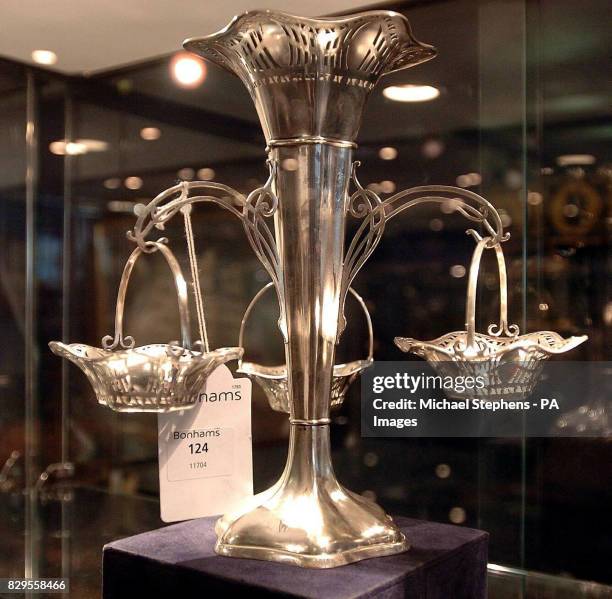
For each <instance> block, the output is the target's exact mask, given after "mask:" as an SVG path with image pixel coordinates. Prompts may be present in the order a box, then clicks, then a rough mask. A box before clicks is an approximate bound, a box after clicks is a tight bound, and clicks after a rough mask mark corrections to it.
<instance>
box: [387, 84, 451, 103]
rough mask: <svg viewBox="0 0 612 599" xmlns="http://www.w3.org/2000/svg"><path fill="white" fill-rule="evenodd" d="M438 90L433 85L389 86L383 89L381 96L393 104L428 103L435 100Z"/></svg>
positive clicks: (438, 93)
mask: <svg viewBox="0 0 612 599" xmlns="http://www.w3.org/2000/svg"><path fill="white" fill-rule="evenodd" d="M439 95H440V90H439V89H438V88H437V87H434V86H433V85H413V84H412V83H406V84H405V85H391V86H389V87H385V89H383V96H385V98H389V100H394V101H395V102H428V101H429V100H435V99H436V98H437V97H438V96H439Z"/></svg>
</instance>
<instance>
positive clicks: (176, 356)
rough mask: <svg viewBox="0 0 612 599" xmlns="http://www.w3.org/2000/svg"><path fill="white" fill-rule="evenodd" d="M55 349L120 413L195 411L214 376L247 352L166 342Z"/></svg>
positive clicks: (54, 345)
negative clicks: (202, 349)
mask: <svg viewBox="0 0 612 599" xmlns="http://www.w3.org/2000/svg"><path fill="white" fill-rule="evenodd" d="M49 347H50V348H51V351H52V352H53V353H55V354H57V355H58V356H61V357H63V358H67V359H68V360H70V361H71V362H73V363H74V364H75V365H76V366H78V367H79V368H80V369H81V371H82V372H83V373H84V374H85V376H86V377H87V378H88V380H89V382H90V383H91V385H92V387H93V390H94V392H95V394H96V399H97V400H98V403H99V404H101V405H104V406H106V407H108V408H110V409H112V410H114V411H116V412H157V413H160V412H171V411H174V410H183V409H188V408H191V407H193V406H194V405H195V404H196V401H197V397H198V394H199V392H200V390H201V388H202V386H203V384H204V383H205V382H206V380H207V378H208V376H209V375H210V374H211V373H212V372H213V371H214V370H215V369H216V368H217V367H218V366H220V365H221V364H225V363H226V362H228V361H230V360H237V359H239V358H240V357H241V356H242V351H243V350H242V348H239V347H222V348H220V349H217V350H215V351H211V352H204V353H203V352H197V351H193V350H187V349H184V348H182V347H180V346H177V345H171V344H162V343H157V344H150V345H143V346H141V347H137V348H133V349H125V350H121V351H116V350H115V351H113V350H105V349H101V348H99V347H92V346H90V345H86V344H83V343H72V344H70V345H68V344H65V343H61V342H58V341H52V342H50V343H49Z"/></svg>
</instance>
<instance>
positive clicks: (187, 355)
mask: <svg viewBox="0 0 612 599" xmlns="http://www.w3.org/2000/svg"><path fill="white" fill-rule="evenodd" d="M146 248H147V249H146V253H154V252H156V251H160V252H161V254H162V255H163V256H164V258H165V259H166V262H167V263H168V266H169V267H170V270H171V271H172V275H173V278H174V285H175V288H176V293H177V297H178V305H179V316H180V326H181V337H182V339H181V343H180V345H179V344H178V343H155V344H150V345H143V346H141V347H134V346H135V341H134V338H133V337H129V336H128V337H124V336H123V313H124V308H125V296H126V292H127V287H128V282H129V279H130V275H131V273H132V270H133V268H134V265H135V263H136V261H137V260H138V258H139V257H140V255H141V254H142V253H143V252H144V251H145V250H143V249H142V248H141V247H140V246H139V247H137V248H136V249H135V250H134V251H133V252H132V254H131V256H130V257H129V259H128V261H127V263H126V265H125V268H124V269H123V274H122V276H121V282H120V284H119V292H118V295H117V305H116V309H115V335H114V337H111V336H110V335H107V336H106V337H104V338H103V339H102V348H99V347H92V346H90V345H85V344H83V343H72V344H65V343H61V342H59V341H51V342H50V343H49V347H50V348H51V351H52V352H53V353H55V354H57V355H58V356H61V357H63V358H66V359H68V360H70V361H71V362H73V363H74V364H76V365H77V366H78V367H79V368H80V369H81V370H82V371H83V372H84V373H85V375H86V376H87V378H88V379H89V382H90V383H91V385H92V387H93V389H94V391H95V394H96V398H97V400H98V403H100V404H102V405H104V406H107V407H109V408H111V409H112V410H115V411H117V412H172V411H175V410H184V409H186V408H191V407H193V406H194V405H195V404H196V402H197V400H198V394H199V393H200V390H201V389H202V386H203V385H204V383H205V382H206V379H207V378H208V376H209V375H210V374H211V373H212V372H213V371H214V370H215V369H216V368H217V367H218V366H220V365H221V364H224V363H225V362H228V361H230V360H237V359H239V358H240V357H241V356H242V349H241V348H239V347H224V348H221V349H217V350H215V351H210V352H201V351H195V350H193V349H192V348H191V341H190V320H189V303H188V299H187V283H186V281H185V278H184V277H183V274H182V272H181V268H180V266H179V263H178V261H177V260H176V258H175V257H174V254H173V253H172V252H171V251H170V248H168V247H167V246H166V245H165V244H164V243H163V242H161V241H151V242H147V243H146Z"/></svg>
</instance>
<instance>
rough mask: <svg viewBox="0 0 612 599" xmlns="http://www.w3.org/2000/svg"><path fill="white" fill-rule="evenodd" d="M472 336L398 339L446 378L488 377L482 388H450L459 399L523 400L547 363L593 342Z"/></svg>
mask: <svg viewBox="0 0 612 599" xmlns="http://www.w3.org/2000/svg"><path fill="white" fill-rule="evenodd" d="M467 338H468V335H467V332H466V331H454V332H452V333H448V334H446V335H443V336H442V337H438V338H437V339H434V340H432V341H418V340H416V339H411V338H407V337H396V338H395V340H394V341H395V344H396V345H397V347H399V348H400V349H401V350H402V351H403V352H407V353H408V352H409V353H413V354H415V355H417V356H420V357H422V358H425V360H427V361H428V362H429V364H430V365H431V366H432V368H433V369H434V370H435V371H436V373H437V374H438V375H440V376H442V377H445V376H450V377H453V378H456V377H477V376H480V377H483V379H484V386H483V387H482V388H473V389H466V390H465V391H457V390H455V389H446V390H445V393H446V394H447V395H448V396H449V397H451V398H453V399H469V398H479V397H480V398H486V399H489V398H490V399H495V398H496V397H499V398H502V397H503V398H504V399H507V400H521V399H524V398H525V397H528V396H529V395H530V394H531V393H532V392H533V389H534V388H535V386H536V384H537V383H538V380H539V376H540V372H541V370H542V365H543V361H544V360H547V359H548V358H549V357H550V356H551V355H554V354H562V353H565V352H567V351H570V350H571V349H574V348H575V347H577V346H578V345H580V344H581V343H583V342H584V341H586V339H587V337H586V335H583V336H580V337H570V338H568V339H564V338H563V337H561V335H559V334H558V333H555V332H553V331H539V332H536V333H529V334H527V335H520V336H518V335H517V336H508V337H503V336H499V337H496V336H494V335H484V334H482V333H475V334H474V344H473V345H472V346H470V345H469V344H468V340H467Z"/></svg>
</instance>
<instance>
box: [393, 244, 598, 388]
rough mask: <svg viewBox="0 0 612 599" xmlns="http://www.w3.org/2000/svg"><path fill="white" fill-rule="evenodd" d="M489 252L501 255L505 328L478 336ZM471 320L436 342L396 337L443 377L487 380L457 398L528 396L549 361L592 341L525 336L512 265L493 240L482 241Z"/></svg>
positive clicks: (472, 276) (471, 286)
mask: <svg viewBox="0 0 612 599" xmlns="http://www.w3.org/2000/svg"><path fill="white" fill-rule="evenodd" d="M485 249H494V250H495V254H496V257H497V266H498V269H499V297H500V316H499V323H498V324H495V323H493V324H490V325H489V327H488V328H487V334H486V335H485V334H483V333H477V332H476V289H477V285H478V275H479V271H480V260H481V258H482V254H483V252H484V250H485ZM465 320H466V329H465V330H464V331H453V332H452V333H447V334H446V335H443V336H442V337H438V338H437V339H434V340H432V341H418V340H416V339H411V338H407V337H396V338H395V344H396V345H397V346H398V347H399V348H400V349H401V350H402V351H404V352H411V353H413V354H416V355H417V356H421V357H422V358H425V359H426V360H427V361H428V362H429V363H430V364H431V366H432V367H433V368H434V370H435V371H436V372H437V373H438V374H439V375H440V376H451V377H459V376H463V377H468V376H469V377H477V376H481V377H483V379H484V385H483V387H482V388H480V389H479V388H475V389H470V390H466V391H465V392H459V391H456V390H454V389H449V390H446V393H447V395H449V397H452V398H457V399H466V398H471V397H483V398H484V397H486V398H491V399H494V398H495V397H496V396H499V397H503V398H504V399H514V400H517V399H522V398H524V397H527V396H528V395H529V394H530V393H531V392H532V391H533V389H534V387H535V385H536V384H537V382H538V378H539V374H540V371H541V366H542V362H543V360H546V359H548V358H549V357H550V356H551V355H554V354H562V353H565V352H567V351H570V350H571V349H574V348H575V347H576V346H578V345H580V344H581V343H583V342H584V341H586V340H587V336H586V335H582V336H580V337H570V338H569V339H564V338H563V337H561V335H559V334H558V333H555V332H553V331H538V332H535V333H528V334H526V335H520V334H519V332H520V331H519V327H518V326H517V325H516V324H512V325H508V279H507V274H506V263H505V260H504V254H503V251H502V249H501V246H500V244H499V243H492V239H491V238H490V237H486V238H484V239H481V240H480V241H479V242H478V244H477V246H476V249H475V250H474V254H473V256H472V262H471V264H470V273H469V281H468V293H467V305H466V316H465Z"/></svg>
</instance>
